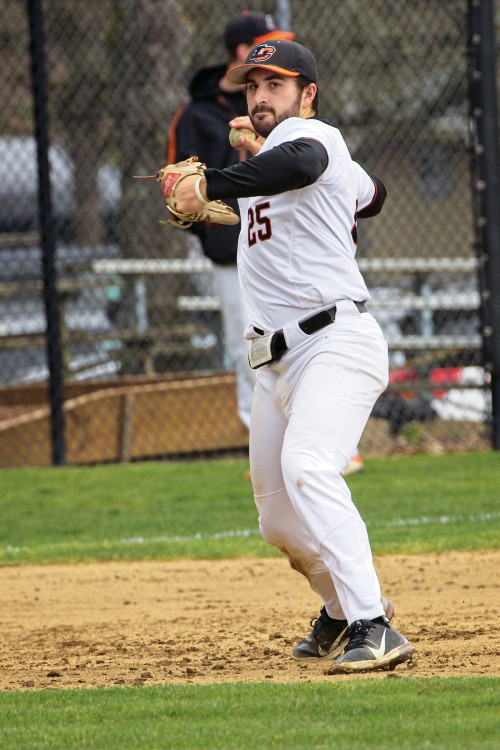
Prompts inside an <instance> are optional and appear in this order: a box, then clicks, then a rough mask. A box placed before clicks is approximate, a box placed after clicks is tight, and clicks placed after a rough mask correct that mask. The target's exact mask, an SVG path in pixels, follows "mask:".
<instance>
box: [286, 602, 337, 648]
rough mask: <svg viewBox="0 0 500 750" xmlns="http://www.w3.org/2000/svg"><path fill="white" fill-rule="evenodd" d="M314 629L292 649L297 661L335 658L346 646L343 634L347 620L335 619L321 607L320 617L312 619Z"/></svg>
mask: <svg viewBox="0 0 500 750" xmlns="http://www.w3.org/2000/svg"><path fill="white" fill-rule="evenodd" d="M311 627H312V630H311V632H310V633H309V635H308V637H307V638H304V639H303V640H302V641H301V642H300V643H298V644H297V645H296V646H295V647H294V648H293V650H292V656H293V658H294V659H296V660H297V661H304V660H307V659H334V658H335V657H336V656H338V655H339V654H340V653H341V652H342V649H343V648H344V645H345V643H344V640H343V638H342V636H343V635H344V633H345V631H346V630H347V620H333V619H332V618H331V617H329V616H328V615H327V613H326V609H325V607H321V611H320V613H319V617H316V618H315V619H313V620H311Z"/></svg>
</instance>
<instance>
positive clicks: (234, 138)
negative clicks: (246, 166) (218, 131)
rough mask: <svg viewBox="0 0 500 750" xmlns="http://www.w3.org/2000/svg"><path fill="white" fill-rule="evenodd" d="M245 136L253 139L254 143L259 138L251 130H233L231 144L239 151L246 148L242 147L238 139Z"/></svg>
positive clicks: (230, 136) (230, 137)
mask: <svg viewBox="0 0 500 750" xmlns="http://www.w3.org/2000/svg"><path fill="white" fill-rule="evenodd" d="M242 135H244V136H245V138H251V139H252V141H254V140H255V139H256V138H257V133H254V131H253V130H250V129H249V128H239V129H238V128H231V130H230V131H229V143H230V144H231V146H233V148H236V149H238V150H239V151H242V150H243V151H244V150H245V147H244V146H240V144H239V143H238V138H239V137H240V136H242Z"/></svg>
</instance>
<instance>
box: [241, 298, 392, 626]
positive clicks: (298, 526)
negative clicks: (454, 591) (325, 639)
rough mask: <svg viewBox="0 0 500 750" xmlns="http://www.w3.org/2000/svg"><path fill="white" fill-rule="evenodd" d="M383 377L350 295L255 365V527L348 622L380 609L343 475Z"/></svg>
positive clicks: (375, 332)
mask: <svg viewBox="0 0 500 750" xmlns="http://www.w3.org/2000/svg"><path fill="white" fill-rule="evenodd" d="M387 382H388V356H387V344H386V341H385V339H384V337H383V334H382V331H381V329H380V327H379V325H378V323H377V322H376V321H375V319H374V318H373V317H372V316H371V315H370V314H369V313H360V312H359V311H358V309H357V308H356V306H355V305H354V303H352V302H350V301H349V300H342V301H341V302H339V303H338V306H337V314H336V319H335V322H334V323H333V324H331V325H329V326H327V327H326V328H324V329H322V330H320V331H318V332H317V333H315V334H313V335H312V336H311V337H310V338H309V339H307V340H306V341H305V342H304V343H303V344H300V345H299V346H297V347H296V348H294V349H292V350H291V351H288V352H287V353H286V354H285V356H284V357H283V359H282V360H281V361H280V362H276V363H275V364H273V365H266V366H264V367H262V368H260V369H259V370H257V384H256V388H255V394H254V401H253V408H252V417H251V427H250V471H251V476H252V483H253V488H254V495H255V503H256V505H257V509H258V511H259V526H260V531H261V534H262V536H263V537H264V539H265V540H266V541H267V542H268V543H269V544H272V545H274V546H275V547H277V548H278V549H280V550H281V551H282V552H283V553H284V554H285V555H286V556H287V557H288V559H289V562H290V565H291V566H292V568H294V569H296V570H298V571H299V572H300V573H302V574H303V575H304V576H305V577H306V578H307V579H308V581H309V584H310V586H311V588H312V589H313V590H314V591H316V592H317V593H318V594H319V596H320V597H321V598H322V599H323V602H324V604H325V607H326V610H327V612H328V614H329V615H330V617H333V618H335V619H347V621H348V622H349V624H350V623H352V622H354V620H358V619H362V618H366V619H373V618H375V617H379V616H380V615H382V614H383V609H382V605H381V602H380V585H379V582H378V578H377V575H376V573H375V569H374V566H373V560H372V553H371V549H370V544H369V540H368V534H367V531H366V526H365V524H364V522H363V520H362V519H361V516H360V515H359V513H358V511H357V509H356V507H355V505H354V503H353V501H352V498H351V493H350V491H349V488H348V487H347V485H346V483H345V481H344V479H343V476H342V475H343V472H344V470H345V469H346V467H347V464H348V461H349V458H350V456H351V455H352V453H353V451H354V450H355V448H356V446H357V444H358V442H359V440H360V438H361V434H362V432H363V430H364V427H365V425H366V422H367V420H368V417H369V416H370V412H371V410H372V408H373V405H374V403H375V401H376V400H377V398H378V396H379V395H380V393H382V392H383V391H384V389H385V388H386V386H387Z"/></svg>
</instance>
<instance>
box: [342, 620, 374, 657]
mask: <svg viewBox="0 0 500 750" xmlns="http://www.w3.org/2000/svg"><path fill="white" fill-rule="evenodd" d="M376 624H377V623H375V622H373V620H356V621H355V622H353V623H352V625H350V626H349V630H348V631H347V637H348V638H349V641H348V643H347V645H346V647H345V649H344V651H351V650H352V649H353V648H360V647H361V646H364V645H365V640H366V637H367V636H368V635H369V633H370V632H371V631H372V630H373V628H374V627H375V626H376Z"/></svg>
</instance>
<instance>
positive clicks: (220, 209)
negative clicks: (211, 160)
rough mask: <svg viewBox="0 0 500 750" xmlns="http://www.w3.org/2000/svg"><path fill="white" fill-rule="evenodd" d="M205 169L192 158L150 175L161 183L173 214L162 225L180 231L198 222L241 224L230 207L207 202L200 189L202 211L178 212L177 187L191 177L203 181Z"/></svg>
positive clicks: (220, 203) (215, 202)
mask: <svg viewBox="0 0 500 750" xmlns="http://www.w3.org/2000/svg"><path fill="white" fill-rule="evenodd" d="M205 169H206V164H203V163H202V162H200V161H198V157H197V156H190V157H189V159H186V161H180V162H178V163H177V164H167V166H166V167H163V168H162V169H160V171H159V172H158V173H157V174H156V175H150V176H151V177H156V180H157V181H158V182H159V183H160V188H161V193H162V195H163V197H164V198H165V204H166V206H167V209H168V210H169V211H170V214H171V216H170V219H169V220H168V221H166V222H161V223H162V224H171V225H172V226H174V227H177V228H178V229H189V227H190V226H191V225H192V224H194V223H195V222H197V221H210V222H213V223H214V224H237V223H238V222H239V220H240V219H239V216H238V215H237V214H236V213H235V212H234V211H233V209H232V208H231V207H230V206H228V205H227V204H226V203H223V202H222V201H217V200H216V201H205V200H204V199H203V197H202V195H201V193H200V191H199V189H197V190H196V195H197V197H198V198H199V199H200V201H202V202H203V203H204V206H203V208H202V209H201V210H200V211H197V212H193V213H190V214H188V213H183V212H181V211H178V210H177V207H176V205H175V191H176V188H177V185H178V184H179V183H180V182H181V180H183V179H184V178H185V177H189V176H191V175H198V176H199V177H200V179H201V178H202V177H204V176H205V175H204V170H205ZM196 187H198V185H197V186H196Z"/></svg>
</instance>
